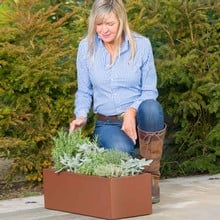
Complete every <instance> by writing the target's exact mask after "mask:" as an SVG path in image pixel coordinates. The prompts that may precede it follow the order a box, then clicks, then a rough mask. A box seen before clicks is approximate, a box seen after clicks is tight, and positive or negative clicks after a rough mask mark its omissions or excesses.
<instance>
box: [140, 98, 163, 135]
mask: <svg viewBox="0 0 220 220" xmlns="http://www.w3.org/2000/svg"><path fill="white" fill-rule="evenodd" d="M137 123H138V126H139V128H141V129H143V130H147V131H158V130H160V129H163V127H164V115H163V109H162V106H161V105H160V103H159V102H158V101H156V100H145V101H143V102H142V103H141V104H140V106H139V108H138V112H137Z"/></svg>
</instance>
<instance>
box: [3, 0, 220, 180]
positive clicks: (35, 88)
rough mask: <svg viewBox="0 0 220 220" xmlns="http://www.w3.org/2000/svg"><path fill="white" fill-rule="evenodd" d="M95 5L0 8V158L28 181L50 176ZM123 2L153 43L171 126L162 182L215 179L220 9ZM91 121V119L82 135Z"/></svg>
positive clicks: (21, 3)
mask: <svg viewBox="0 0 220 220" xmlns="http://www.w3.org/2000/svg"><path fill="white" fill-rule="evenodd" d="M16 2H17V3H16ZM92 2H93V1H92V0H89V1H83V0H81V1H67V0H50V1H49V0H46V1H38V0H18V1H12V0H8V1H4V3H0V100H1V102H0V149H1V150H0V153H1V155H4V156H5V157H9V158H12V159H13V160H14V163H13V167H12V168H13V170H12V173H14V172H21V173H23V174H24V175H25V176H26V178H27V179H28V180H30V181H41V180H42V169H43V168H45V167H50V166H52V162H51V146H52V136H53V135H54V134H56V133H57V130H58V129H59V128H61V127H64V128H68V126H69V121H70V120H71V118H72V109H73V101H74V93H75V90H76V67H75V59H76V51H77V46H78V43H79V41H80V39H81V38H82V37H83V36H84V35H85V34H86V26H87V18H88V14H89V9H90V6H91V4H92ZM125 2H126V6H127V9H128V17H129V20H130V25H131V28H132V29H133V30H135V31H137V32H140V33H141V34H143V35H144V36H147V37H149V38H150V40H151V42H152V46H153V51H154V55H155V61H156V68H157V72H158V88H159V92H160V96H159V101H160V102H161V103H162V105H163V107H164V110H165V114H166V122H167V124H168V132H167V135H166V141H165V147H164V156H163V161H162V175H164V176H170V175H182V174H194V173H217V172H220V122H219V118H220V111H219V109H220V108H219V107H220V104H219V103H220V102H219V100H220V73H219V70H220V56H219V55H220V54H219V53H220V52H219V49H218V47H219V41H220V39H219V36H220V35H219V33H220V22H219V13H220V4H219V2H218V1H215V0H210V1H204V0H194V1H191V0H190V1H187V0H149V1H145V0H139V1H135V0H133V1H125ZM93 120H94V119H93V114H92V112H91V114H90V117H89V123H88V125H87V126H86V127H85V129H84V134H85V135H90V134H91V130H92V128H93V122H94V121H93Z"/></svg>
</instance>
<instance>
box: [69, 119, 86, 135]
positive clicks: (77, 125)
mask: <svg viewBox="0 0 220 220" xmlns="http://www.w3.org/2000/svg"><path fill="white" fill-rule="evenodd" d="M86 120H87V118H86V117H79V118H76V119H75V120H73V121H72V122H71V123H70V128H69V134H71V133H72V132H73V131H75V130H77V129H79V128H81V127H83V125H85V124H86Z"/></svg>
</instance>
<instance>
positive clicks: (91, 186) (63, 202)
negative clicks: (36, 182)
mask: <svg viewBox="0 0 220 220" xmlns="http://www.w3.org/2000/svg"><path fill="white" fill-rule="evenodd" d="M43 173H44V200H45V208H48V209H54V210H60V211H66V212H71V213H78V214H83V215H90V216H96V217H104V218H108V217H109V216H111V209H110V208H109V206H110V186H109V181H108V179H107V178H100V177H95V176H86V175H80V174H74V173H69V172H61V173H59V174H56V173H55V172H54V171H53V170H51V169H45V170H44V171H43Z"/></svg>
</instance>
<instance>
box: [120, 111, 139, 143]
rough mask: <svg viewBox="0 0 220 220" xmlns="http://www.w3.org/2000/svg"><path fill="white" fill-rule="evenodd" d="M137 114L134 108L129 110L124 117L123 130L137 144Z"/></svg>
mask: <svg viewBox="0 0 220 220" xmlns="http://www.w3.org/2000/svg"><path fill="white" fill-rule="evenodd" d="M136 112H137V110H136V109H134V108H128V109H127V110H126V111H125V113H124V117H123V124H122V128H121V130H122V131H124V132H125V133H126V134H127V135H128V137H130V138H131V139H132V141H133V142H134V144H136V139H137V132H136Z"/></svg>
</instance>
